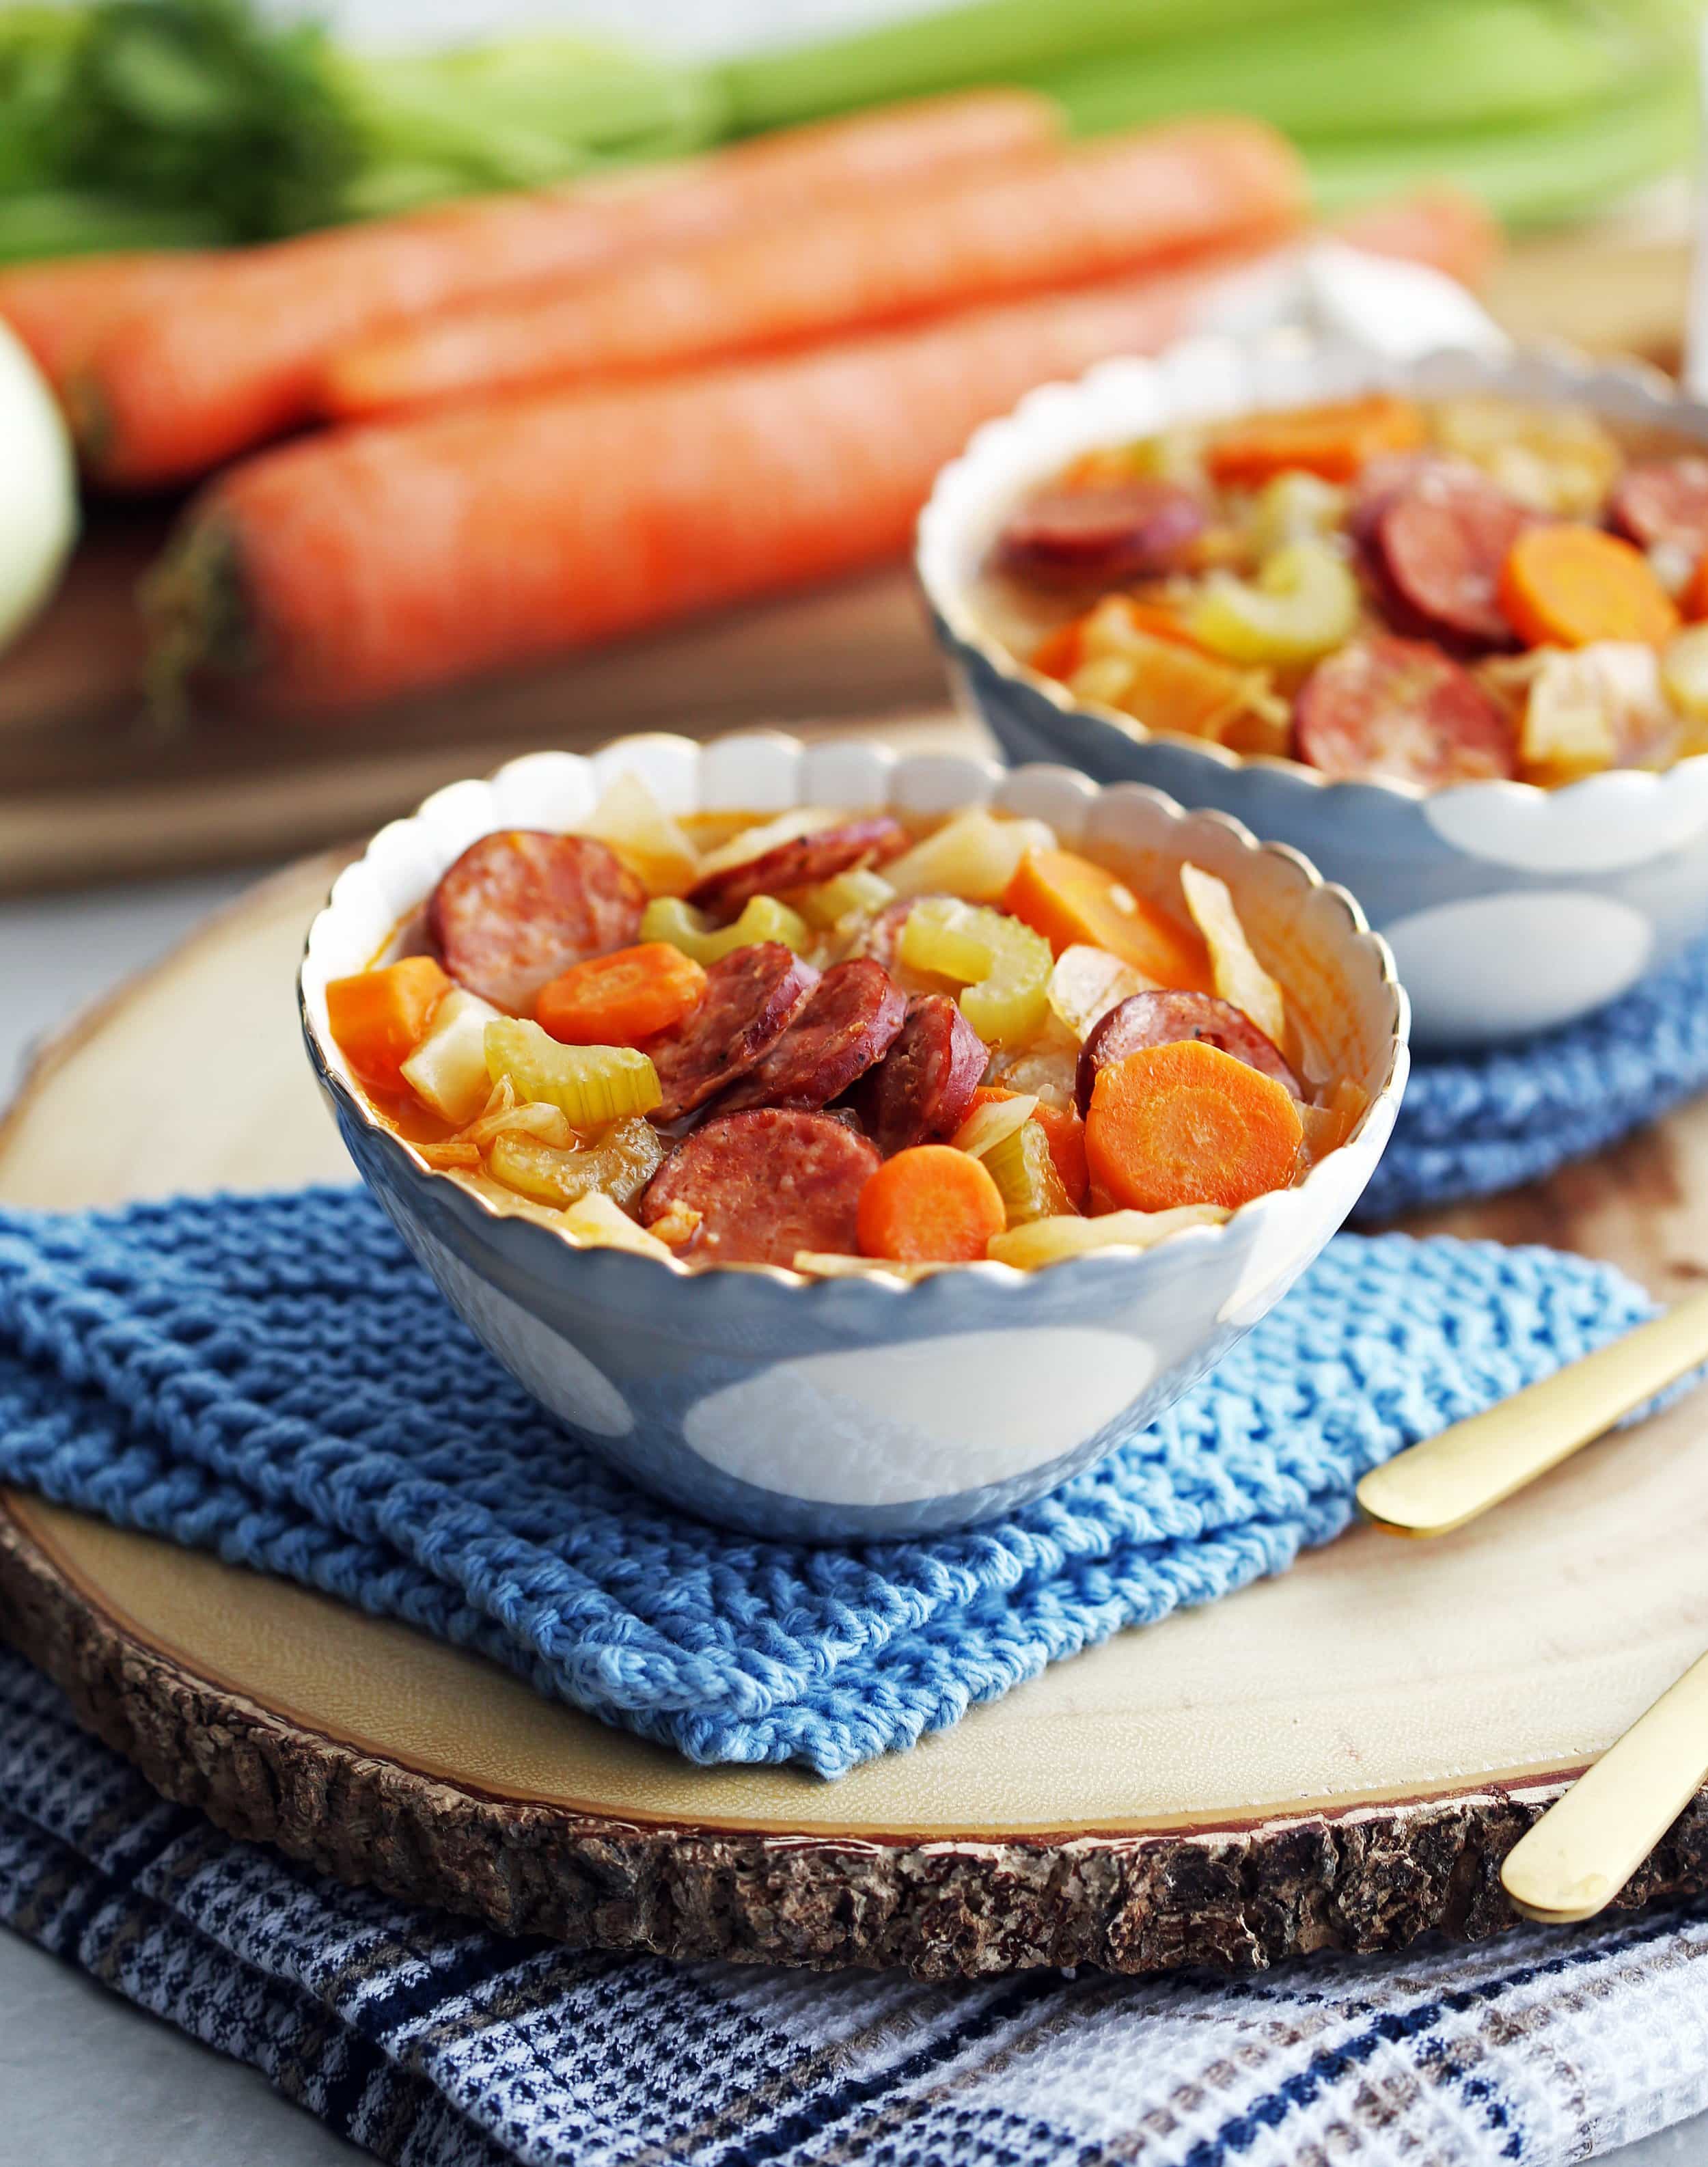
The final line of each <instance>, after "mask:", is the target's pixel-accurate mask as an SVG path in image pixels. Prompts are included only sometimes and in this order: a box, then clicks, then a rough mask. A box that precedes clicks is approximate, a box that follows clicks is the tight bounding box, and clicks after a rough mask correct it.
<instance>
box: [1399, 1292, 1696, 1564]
mask: <svg viewBox="0 0 1708 2167" xmlns="http://www.w3.org/2000/svg"><path fill="white" fill-rule="evenodd" d="M1703 1362H1708V1294H1698V1295H1691V1296H1690V1297H1689V1300H1688V1301H1681V1302H1679V1303H1678V1304H1676V1305H1675V1306H1674V1307H1673V1308H1671V1309H1669V1310H1668V1311H1667V1312H1666V1314H1665V1315H1664V1316H1663V1317H1655V1318H1654V1319H1652V1322H1649V1323H1647V1324H1640V1325H1638V1326H1637V1328H1636V1330H1635V1331H1633V1332H1628V1333H1626V1335H1625V1337H1624V1338H1622V1339H1616V1340H1615V1341H1614V1343H1613V1344H1612V1345H1611V1346H1610V1347H1602V1348H1597V1349H1596V1351H1595V1353H1594V1354H1586V1355H1584V1357H1583V1358H1582V1359H1581V1360H1579V1361H1576V1362H1571V1363H1568V1364H1567V1366H1566V1367H1565V1368H1564V1369H1563V1370H1556V1371H1555V1372H1554V1374H1553V1375H1552V1377H1544V1378H1542V1379H1541V1381H1540V1382H1539V1383H1537V1384H1534V1385H1526V1386H1525V1388H1524V1390H1523V1391H1520V1392H1515V1393H1514V1394H1513V1396H1512V1397H1511V1398H1510V1400H1503V1401H1501V1402H1500V1404H1499V1407H1490V1408H1489V1409H1488V1410H1487V1411H1486V1412H1484V1413H1483V1414H1480V1415H1473V1416H1471V1417H1470V1418H1469V1419H1468V1420H1467V1421H1465V1422H1462V1423H1454V1424H1453V1425H1452V1428H1450V1429H1444V1430H1442V1431H1441V1433H1440V1434H1439V1435H1438V1436H1436V1437H1430V1438H1425V1439H1424V1441H1423V1443H1422V1444H1414V1445H1412V1446H1410V1447H1409V1448H1408V1449H1407V1450H1405V1451H1404V1452H1399V1453H1396V1454H1394V1456H1393V1459H1392V1460H1389V1461H1388V1463H1387V1464H1386V1465H1384V1466H1382V1467H1374V1468H1372V1470H1370V1472H1369V1474H1367V1476H1365V1477H1364V1480H1363V1481H1362V1482H1361V1483H1360V1484H1359V1485H1358V1502H1359V1505H1360V1506H1361V1507H1362V1509H1363V1511H1364V1512H1365V1513H1367V1514H1368V1516H1369V1518H1371V1519H1372V1520H1373V1521H1374V1522H1375V1523H1376V1524H1377V1526H1378V1527H1379V1528H1383V1529H1387V1531H1388V1533H1389V1534H1395V1535H1445V1534H1448V1533H1449V1532H1450V1531H1451V1530H1452V1529H1454V1528H1462V1527H1463V1526H1464V1524H1465V1523H1466V1521H1467V1520H1473V1519H1475V1518H1476V1517H1477V1515H1478V1513H1486V1512H1487V1511H1488V1509H1489V1507H1490V1506H1491V1505H1498V1504H1499V1502H1500V1501H1501V1499H1502V1498H1503V1497H1511V1495H1512V1493H1513V1491H1515V1490H1521V1489H1522V1488H1523V1487H1524V1486H1525V1484H1526V1482H1534V1481H1535V1480H1536V1477H1537V1476H1538V1475H1545V1474H1546V1473H1547V1470H1549V1468H1551V1467H1557V1466H1558V1465H1559V1464H1560V1462H1561V1461H1562V1460H1566V1459H1568V1458H1569V1457H1570V1455H1571V1454H1573V1453H1574V1452H1576V1451H1577V1450H1578V1447H1579V1446H1580V1445H1585V1444H1589V1442H1590V1440H1591V1439H1592V1438H1598V1437H1600V1435H1601V1434H1602V1433H1603V1431H1604V1430H1609V1429H1611V1428H1612V1427H1613V1425H1614V1423H1616V1422H1618V1421H1620V1420H1621V1418H1622V1417H1624V1416H1626V1415H1628V1414H1630V1413H1631V1412H1632V1411H1633V1410H1634V1409H1635V1408H1637V1407H1641V1406H1642V1403H1643V1401H1645V1400H1647V1399H1652V1398H1653V1396H1654V1395H1655V1394H1656V1393H1657V1392H1659V1391H1664V1390H1665V1388H1666V1387H1667V1386H1668V1385H1670V1384H1674V1383H1675V1382H1676V1381H1677V1380H1678V1379H1679V1378H1680V1377H1683V1376H1685V1375H1688V1374H1689V1371H1690V1370H1694V1369H1695V1368H1696V1367H1697V1366H1698V1365H1699V1364H1701V1363H1703Z"/></svg>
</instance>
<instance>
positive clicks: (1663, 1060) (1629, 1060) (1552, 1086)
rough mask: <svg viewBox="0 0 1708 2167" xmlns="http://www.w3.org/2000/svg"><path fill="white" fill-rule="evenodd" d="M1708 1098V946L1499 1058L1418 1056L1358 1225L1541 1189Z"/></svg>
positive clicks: (1498, 1053) (1502, 1050) (1500, 1051)
mask: <svg viewBox="0 0 1708 2167" xmlns="http://www.w3.org/2000/svg"><path fill="white" fill-rule="evenodd" d="M1705 1089H1708V940H1701V941H1698V942H1696V943H1695V945H1694V946H1691V947H1689V948H1688V949H1686V950H1685V951H1684V954H1683V955H1681V956H1679V957H1678V958H1677V959H1676V960H1675V961H1674V962H1672V963H1670V964H1668V966H1667V967H1666V968H1665V969H1664V970H1663V971H1658V972H1656V973H1655V975H1654V976H1653V977H1652V978H1647V979H1645V980H1644V981H1643V982H1642V983H1641V984H1640V985H1638V986H1637V988H1635V990H1634V991H1632V992H1631V993H1626V994H1625V995H1624V996H1623V997H1622V998H1621V999H1619V1000H1616V1001H1610V1003H1609V1004H1608V1005H1607V1006H1606V1007H1605V1008H1604V1009H1597V1010H1596V1012H1595V1013H1594V1015H1589V1016H1585V1017H1584V1019H1583V1020H1582V1021H1581V1022H1580V1023H1574V1024H1570V1025H1568V1026H1567V1027H1566V1029H1564V1030H1563V1031H1548V1032H1546V1033H1544V1034H1543V1035H1542V1036H1540V1037H1536V1038H1531V1039H1526V1040H1525V1041H1523V1042H1522V1043H1521V1044H1519V1045H1515V1046H1502V1047H1498V1048H1496V1049H1495V1050H1494V1051H1493V1052H1485V1053H1474V1054H1462V1055H1458V1056H1445V1055H1429V1054H1425V1055H1421V1056H1419V1057H1417V1058H1416V1059H1415V1061H1414V1063H1413V1067H1412V1072H1411V1081H1410V1082H1409V1084H1407V1086H1406V1092H1405V1098H1404V1101H1403V1102H1402V1104H1401V1106H1400V1109H1399V1121H1397V1122H1396V1123H1395V1125H1394V1131H1393V1137H1392V1139H1391V1140H1390V1142H1389V1143H1388V1150H1387V1152H1386V1153H1385V1155H1384V1156H1383V1160H1382V1163H1381V1164H1380V1165H1379V1166H1378V1168H1377V1169H1376V1172H1375V1174H1374V1176H1373V1177H1372V1179H1371V1182H1370V1185H1369V1187H1368V1188H1367V1189H1366V1190H1365V1192H1364V1194H1363V1195H1362V1198H1361V1199H1360V1200H1359V1202H1358V1206H1357V1211H1356V1215H1355V1216H1356V1217H1357V1218H1358V1219H1360V1220H1362V1221H1375V1220H1378V1219H1392V1218H1393V1217H1394V1216H1396V1215H1397V1214H1398V1213H1399V1212H1402V1211H1417V1210H1420V1209H1422V1208H1423V1207H1425V1206H1426V1205H1441V1204H1454V1203H1457V1202H1459V1201H1461V1200H1463V1199H1464V1198H1467V1197H1472V1196H1493V1195H1496V1194H1498V1193H1499V1191H1500V1190H1502V1189H1516V1188H1518V1187H1519V1186H1520V1184H1521V1183H1524V1182H1526V1181H1536V1180H1539V1179H1541V1177H1542V1176H1543V1175H1544V1174H1552V1172H1553V1171H1554V1169H1555V1168H1557V1167H1562V1166H1565V1165H1568V1164H1569V1163H1570V1162H1571V1161H1572V1160H1573V1159H1578V1158H1588V1157H1589V1154H1590V1153H1591V1152H1597V1151H1600V1149H1601V1148H1602V1147H1603V1146H1604V1145H1606V1144H1610V1143H1612V1142H1615V1140H1616V1139H1617V1138H1618V1137H1620V1136H1627V1135H1629V1134H1630V1132H1631V1130H1633V1129H1637V1128H1641V1127H1642V1124H1643V1123H1644V1122H1645V1121H1653V1120H1654V1118H1655V1117H1656V1115H1658V1114H1663V1113H1665V1112H1666V1111H1667V1110H1668V1108H1669V1107H1672V1106H1676V1105H1679V1104H1681V1103H1682V1101H1683V1100H1684V1099H1689V1098H1694V1097H1695V1094H1696V1093H1698V1092H1699V1091H1701V1090H1705Z"/></svg>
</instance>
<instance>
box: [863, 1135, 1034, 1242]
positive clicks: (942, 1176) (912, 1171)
mask: <svg viewBox="0 0 1708 2167" xmlns="http://www.w3.org/2000/svg"><path fill="white" fill-rule="evenodd" d="M1007 1222H1008V1215H1007V1211H1005V1210H1004V1209H1003V1205H1002V1192H1001V1191H1000V1190H999V1189H997V1184H996V1183H995V1182H994V1181H993V1180H992V1179H991V1176H990V1174H989V1173H988V1172H987V1171H986V1168H985V1166H984V1164H983V1163H982V1162H981V1160H979V1159H976V1158H971V1157H970V1156H969V1155H968V1153H967V1152H962V1151H956V1150H955V1149H954V1147H953V1146H952V1145H949V1144H915V1145H914V1146H912V1148H911V1149H909V1150H907V1151H901V1152H896V1156H895V1157H894V1158H889V1159H886V1160H885V1162H884V1163H883V1164H882V1165H881V1166H880V1168H878V1170H877V1172H876V1173H875V1174H873V1176H872V1177H871V1179H870V1180H869V1181H868V1182H867V1184H866V1185H865V1188H864V1189H862V1190H861V1191H860V1200H859V1213H858V1216H857V1218H856V1221H855V1225H856V1232H857V1235H858V1238H859V1245H860V1254H861V1255H862V1256H863V1257H887V1258H889V1259H890V1261H891V1263H893V1264H972V1263H975V1262H976V1260H977V1259H978V1258H981V1257H982V1256H983V1255H984V1253H985V1248H986V1243H987V1242H989V1241H990V1239H991V1236H992V1235H994V1234H1000V1233H1001V1232H1002V1229H1003V1227H1006V1226H1007Z"/></svg>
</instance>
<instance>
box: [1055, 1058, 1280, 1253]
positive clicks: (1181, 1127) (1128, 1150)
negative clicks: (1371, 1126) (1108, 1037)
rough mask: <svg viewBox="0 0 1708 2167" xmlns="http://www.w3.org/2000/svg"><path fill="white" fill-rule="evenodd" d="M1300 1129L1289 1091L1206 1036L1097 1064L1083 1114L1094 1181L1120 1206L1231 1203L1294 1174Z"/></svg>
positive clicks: (1273, 1186) (1229, 1206) (1145, 1208)
mask: <svg viewBox="0 0 1708 2167" xmlns="http://www.w3.org/2000/svg"><path fill="white" fill-rule="evenodd" d="M1302 1136H1303V1127H1302V1125H1301V1123H1300V1121H1299V1115H1298V1107H1297V1106H1296V1105H1294V1104H1293V1097H1292V1094H1290V1093H1289V1092H1288V1091H1287V1090H1285V1089H1283V1088H1282V1085H1280V1084H1277V1082H1276V1081H1275V1079H1274V1078H1272V1077H1270V1076H1264V1075H1261V1074H1260V1073H1259V1072H1258V1071H1257V1070H1256V1069H1255V1068H1247V1067H1246V1065H1245V1062H1243V1061H1236V1060H1235V1058H1234V1057H1233V1055H1232V1054H1231V1053H1224V1052H1222V1051H1221V1049H1220V1047H1219V1046H1210V1045H1207V1044H1206V1043H1205V1042H1204V1041H1203V1040H1202V1039H1188V1040H1185V1041H1182V1042H1181V1043H1180V1044H1178V1045H1174V1046H1145V1047H1143V1048H1142V1049H1141V1050H1140V1052H1137V1053H1129V1055H1128V1056H1127V1057H1126V1058H1125V1060H1124V1061H1117V1062H1111V1064H1110V1065H1109V1067H1108V1068H1103V1069H1100V1070H1099V1071H1098V1073H1097V1083H1096V1084H1095V1085H1094V1086H1093V1087H1092V1103H1091V1110H1090V1111H1089V1112H1088V1113H1087V1115H1086V1160H1087V1165H1088V1167H1089V1168H1090V1170H1091V1178H1092V1183H1093V1184H1094V1185H1095V1187H1096V1189H1098V1190H1099V1191H1101V1193H1102V1194H1103V1195H1104V1196H1106V1197H1108V1200H1109V1201H1110V1202H1111V1203H1112V1204H1113V1205H1117V1206H1118V1207H1120V1208H1123V1209H1125V1210H1128V1211H1169V1210H1171V1208H1172V1207H1173V1206H1174V1205H1177V1204H1220V1205H1224V1206H1225V1207H1226V1208H1227V1209H1228V1210H1229V1211H1232V1210H1234V1209H1235V1208H1236V1207H1237V1206H1238V1205H1241V1204H1249V1203H1250V1202H1251V1199H1252V1198H1253V1197H1254V1196H1261V1195H1263V1194H1264V1193H1265V1192H1266V1190H1268V1189H1282V1188H1285V1187H1286V1186H1287V1185H1288V1183H1289V1182H1291V1180H1292V1179H1293V1170H1294V1168H1295V1167H1296V1165H1297V1163H1298V1148H1299V1142H1300V1140H1301V1137H1302Z"/></svg>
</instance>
